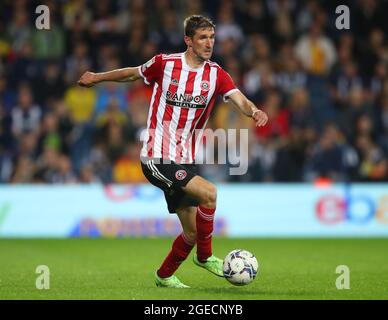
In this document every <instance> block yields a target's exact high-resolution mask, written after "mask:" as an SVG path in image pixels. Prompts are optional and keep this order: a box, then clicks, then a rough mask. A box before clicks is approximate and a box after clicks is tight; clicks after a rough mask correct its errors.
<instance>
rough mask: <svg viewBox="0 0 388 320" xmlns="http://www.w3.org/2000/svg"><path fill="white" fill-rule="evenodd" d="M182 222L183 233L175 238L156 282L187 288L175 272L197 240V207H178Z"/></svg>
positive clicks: (157, 274) (162, 284) (160, 284)
mask: <svg viewBox="0 0 388 320" xmlns="http://www.w3.org/2000/svg"><path fill="white" fill-rule="evenodd" d="M176 212H177V215H178V217H179V220H180V222H181V224H182V229H183V231H182V233H181V234H180V235H178V237H177V238H176V239H175V240H174V242H173V244H172V248H171V250H170V252H169V254H168V255H167V257H166V258H165V259H164V261H163V263H162V265H161V266H160V268H159V269H158V271H157V273H156V284H157V285H158V286H164V287H176V288H185V287H187V286H185V285H184V284H183V283H181V282H180V280H179V279H178V278H177V277H176V276H174V275H173V274H174V272H175V271H176V270H177V269H178V267H179V266H180V264H181V263H182V262H183V261H184V260H185V259H186V258H187V256H188V255H189V254H190V252H191V250H192V249H193V247H194V245H195V240H196V213H197V208H196V207H192V206H190V207H181V208H178V209H176Z"/></svg>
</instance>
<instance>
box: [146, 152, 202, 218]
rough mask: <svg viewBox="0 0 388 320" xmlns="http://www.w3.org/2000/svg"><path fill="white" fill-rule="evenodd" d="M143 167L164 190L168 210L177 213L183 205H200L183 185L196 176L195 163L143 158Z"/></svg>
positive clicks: (157, 185)
mask: <svg viewBox="0 0 388 320" xmlns="http://www.w3.org/2000/svg"><path fill="white" fill-rule="evenodd" d="M141 167H142V169H143V173H144V175H145V177H146V178H147V179H148V181H149V182H151V183H152V184H153V185H154V186H156V187H158V188H160V189H162V190H163V192H164V197H165V198H166V202H167V207H168V211H169V212H170V213H176V210H177V209H178V208H181V207H189V206H194V207H196V206H198V204H199V202H198V201H197V200H196V199H194V198H192V197H190V196H189V195H187V194H186V193H185V192H184V191H183V190H182V187H184V186H186V184H187V183H188V182H189V181H190V180H191V179H192V178H193V177H195V176H196V175H197V174H198V173H197V167H196V165H195V164H178V163H175V162H172V161H171V163H163V160H162V159H144V158H143V159H142V161H141Z"/></svg>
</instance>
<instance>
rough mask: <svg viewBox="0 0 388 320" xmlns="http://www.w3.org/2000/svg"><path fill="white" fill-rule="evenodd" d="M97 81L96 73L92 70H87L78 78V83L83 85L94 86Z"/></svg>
mask: <svg viewBox="0 0 388 320" xmlns="http://www.w3.org/2000/svg"><path fill="white" fill-rule="evenodd" d="M96 83H97V79H96V73H94V72H90V71H86V72H85V73H84V74H83V75H82V76H81V78H80V79H79V80H78V85H79V86H81V87H87V88H89V87H93V86H94V85H95V84H96Z"/></svg>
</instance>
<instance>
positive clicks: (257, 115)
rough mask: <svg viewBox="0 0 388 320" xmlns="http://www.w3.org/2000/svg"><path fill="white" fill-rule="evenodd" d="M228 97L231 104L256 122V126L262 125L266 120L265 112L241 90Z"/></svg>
mask: <svg viewBox="0 0 388 320" xmlns="http://www.w3.org/2000/svg"><path fill="white" fill-rule="evenodd" d="M228 98H229V99H230V100H231V101H232V102H233V104H234V105H235V106H236V107H237V108H238V109H239V110H240V111H241V112H242V113H243V114H245V115H246V116H247V117H251V118H253V120H255V122H256V127H262V126H264V125H265V124H266V123H267V121H268V116H267V114H266V113H265V112H264V111H262V110H260V109H259V108H257V107H256V106H255V105H254V103H253V102H252V101H250V100H249V99H248V98H247V97H246V96H245V95H243V94H242V93H241V91H235V92H233V93H232V94H231V95H229V96H228Z"/></svg>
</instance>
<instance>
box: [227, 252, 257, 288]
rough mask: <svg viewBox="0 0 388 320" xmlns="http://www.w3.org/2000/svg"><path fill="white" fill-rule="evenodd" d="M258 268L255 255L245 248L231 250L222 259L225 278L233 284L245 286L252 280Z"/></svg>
mask: <svg viewBox="0 0 388 320" xmlns="http://www.w3.org/2000/svg"><path fill="white" fill-rule="evenodd" d="M258 269H259V264H258V262H257V260H256V257H255V256H254V255H253V254H252V253H250V252H249V251H247V250H243V249H236V250H233V251H231V252H229V253H228V254H227V256H226V257H225V259H224V265H223V271H224V276H225V279H226V280H228V281H229V282H230V283H231V284H234V285H235V286H245V285H247V284H248V283H250V282H252V281H253V279H255V277H256V274H257V272H258Z"/></svg>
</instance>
